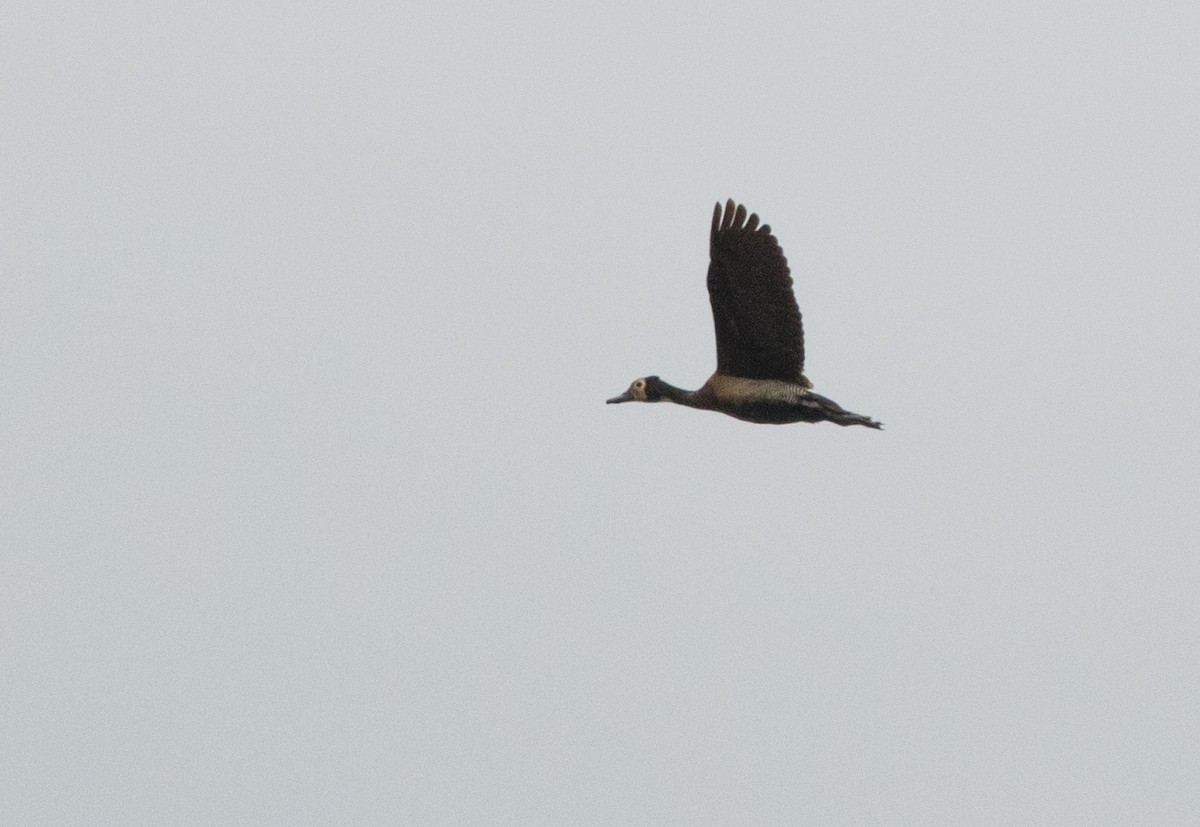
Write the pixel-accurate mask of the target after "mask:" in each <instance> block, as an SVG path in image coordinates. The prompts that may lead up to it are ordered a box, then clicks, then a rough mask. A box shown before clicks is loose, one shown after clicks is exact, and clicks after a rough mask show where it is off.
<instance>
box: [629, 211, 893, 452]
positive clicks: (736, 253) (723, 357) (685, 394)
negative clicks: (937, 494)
mask: <svg viewBox="0 0 1200 827" xmlns="http://www.w3.org/2000/svg"><path fill="white" fill-rule="evenodd" d="M708 299H709V303H710V304H711V305H712V315H713V328H714V329H715V332H716V339H717V370H716V372H715V373H714V374H713V375H712V376H710V377H709V379H708V381H707V382H705V383H704V385H703V386H702V387H700V388H699V389H698V390H694V391H688V390H684V389H682V388H677V387H675V386H674V385H671V384H668V383H667V382H664V381H663V380H662V379H660V378H659V377H657V376H643V377H640V378H638V379H635V380H633V382H632V383H631V384H630V385H629V388H628V390H626V391H625V392H624V393H623V394H621V395H620V396H614V397H613V398H612V399H609V400H607V402H608V404H610V405H615V404H619V403H621V402H674V403H675V404H676V405H685V406H687V407H689V408H698V409H699V410H704V411H718V412H720V413H723V414H728V415H729V416H732V417H735V418H737V419H741V420H744V421H746V422H756V423H762V424H771V425H782V424H785V423H791V422H834V423H836V424H838V425H843V426H846V425H863V426H865V427H867V428H875V429H881V428H882V427H883V425H882V424H881V423H879V422H876V421H875V420H874V419H872V418H871V417H869V416H864V415H863V414H857V413H853V412H851V411H848V410H846V409H845V408H843V407H842V406H841V405H839V404H837V403H836V402H834V401H833V400H832V399H827V398H826V397H824V396H821V395H819V394H816V393H813V391H812V382H810V381H809V380H808V377H806V376H805V375H804V328H803V326H802V324H801V321H800V308H799V306H798V305H797V304H796V296H795V294H794V293H793V291H792V277H791V274H790V273H789V272H788V264H787V259H786V258H785V257H784V255H783V250H782V248H780V246H779V242H778V241H777V240H776V238H775V236H774V235H772V234H771V227H770V225H768V224H762V225H761V226H760V225H759V220H758V215H756V214H755V213H750V214H749V216H748V217H747V210H746V208H745V207H744V206H742V205H741V204H734V202H733V199H729V200H727V201H726V202H725V209H724V211H722V209H721V203H720V202H719V201H718V202H717V205H716V207H715V208H714V209H713V218H712V232H711V234H710V236H709V265H708Z"/></svg>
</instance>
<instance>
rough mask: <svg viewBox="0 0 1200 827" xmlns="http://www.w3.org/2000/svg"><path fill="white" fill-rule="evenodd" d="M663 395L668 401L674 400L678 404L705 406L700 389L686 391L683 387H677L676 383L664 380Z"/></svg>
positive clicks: (692, 406) (690, 406) (693, 406)
mask: <svg viewBox="0 0 1200 827" xmlns="http://www.w3.org/2000/svg"><path fill="white" fill-rule="evenodd" d="M660 384H661V386H662V397H663V400H664V401H666V402H674V403H675V404H676V405H686V406H688V407H689V408H703V407H704V400H703V399H702V398H701V395H700V392H699V391H685V390H684V389H683V388H677V387H675V386H674V385H671V384H668V383H666V382H662V381H661V380H660Z"/></svg>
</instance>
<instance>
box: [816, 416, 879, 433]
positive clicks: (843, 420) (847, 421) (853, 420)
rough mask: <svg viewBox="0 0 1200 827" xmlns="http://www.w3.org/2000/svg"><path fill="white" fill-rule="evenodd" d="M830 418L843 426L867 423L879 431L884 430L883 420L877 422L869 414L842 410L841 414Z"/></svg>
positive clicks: (867, 425) (869, 426) (866, 424)
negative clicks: (864, 414)
mask: <svg viewBox="0 0 1200 827" xmlns="http://www.w3.org/2000/svg"><path fill="white" fill-rule="evenodd" d="M829 418H830V420H832V421H833V422H836V423H837V424H839V425H842V426H846V425H865V426H866V427H868V428H874V429H875V430H877V431H882V430H883V423H882V422H876V421H875V420H874V419H871V417H869V416H863V415H862V414H856V413H851V412H850V411H842V412H841V413H840V414H834V415H833V416H831V417H829Z"/></svg>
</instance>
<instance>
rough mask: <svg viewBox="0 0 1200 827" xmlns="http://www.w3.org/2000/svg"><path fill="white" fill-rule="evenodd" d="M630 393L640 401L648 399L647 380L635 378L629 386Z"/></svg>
mask: <svg viewBox="0 0 1200 827" xmlns="http://www.w3.org/2000/svg"><path fill="white" fill-rule="evenodd" d="M629 395H630V396H632V397H633V398H634V399H636V400H637V401H638V402H645V401H646V380H645V379H634V380H633V384H632V385H630V386H629Z"/></svg>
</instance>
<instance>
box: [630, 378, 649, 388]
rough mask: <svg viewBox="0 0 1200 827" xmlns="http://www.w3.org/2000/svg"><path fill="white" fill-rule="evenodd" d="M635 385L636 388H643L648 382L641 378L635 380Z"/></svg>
mask: <svg viewBox="0 0 1200 827" xmlns="http://www.w3.org/2000/svg"><path fill="white" fill-rule="evenodd" d="M633 386H634V387H635V388H642V387H645V386H646V383H645V382H643V381H642V380H641V379H639V380H637V381H636V382H634V383H633Z"/></svg>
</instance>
